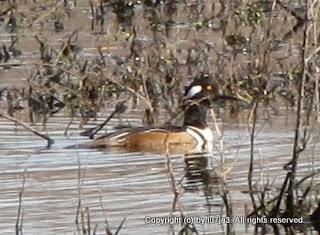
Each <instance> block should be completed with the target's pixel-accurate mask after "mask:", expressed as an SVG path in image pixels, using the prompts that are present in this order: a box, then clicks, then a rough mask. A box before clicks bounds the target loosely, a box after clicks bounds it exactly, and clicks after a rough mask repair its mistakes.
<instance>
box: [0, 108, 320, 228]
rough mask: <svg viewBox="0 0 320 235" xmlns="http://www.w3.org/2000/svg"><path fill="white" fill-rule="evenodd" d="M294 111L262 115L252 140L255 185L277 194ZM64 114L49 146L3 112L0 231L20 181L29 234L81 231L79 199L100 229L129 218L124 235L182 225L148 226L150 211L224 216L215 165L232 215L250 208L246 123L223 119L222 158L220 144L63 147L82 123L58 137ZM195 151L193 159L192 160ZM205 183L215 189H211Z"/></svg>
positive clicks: (52, 127) (307, 156)
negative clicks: (171, 150)
mask: <svg viewBox="0 0 320 235" xmlns="http://www.w3.org/2000/svg"><path fill="white" fill-rule="evenodd" d="M136 111H137V112H139V111H138V110H136ZM288 113H290V111H285V110H280V112H279V114H278V115H277V116H274V115H271V116H269V115H266V116H261V117H260V121H259V125H258V126H259V132H258V134H257V135H256V146H255V171H254V172H255V173H254V184H255V188H256V189H257V190H258V189H261V188H263V186H264V185H266V184H267V183H268V184H269V186H268V188H269V190H270V194H272V193H273V192H276V191H278V190H279V187H280V186H281V184H282V183H283V180H284V176H285V173H286V171H285V170H283V166H284V165H285V164H286V163H288V162H289V161H290V159H291V152H292V142H293V123H292V121H293V120H292V118H289V116H290V115H288ZM127 118H128V119H129V120H130V122H131V123H132V124H139V122H138V120H136V119H134V118H132V117H130V116H128V117H127ZM101 120H102V119H101ZM68 122H69V118H66V117H64V116H63V115H56V116H55V117H53V118H52V119H50V121H49V122H48V123H47V130H46V133H48V134H49V135H50V136H51V137H52V138H54V139H55V140H56V143H55V144H54V146H53V147H52V148H51V149H46V148H45V141H43V140H39V138H37V137H35V136H33V135H32V134H30V133H29V132H28V131H26V130H24V129H23V128H21V127H20V126H14V125H12V123H11V122H8V121H6V120H4V119H0V127H1V132H0V133H1V134H0V146H1V158H0V163H1V164H0V174H1V177H0V185H1V187H0V188H1V189H0V190H1V193H0V207H1V209H0V218H1V224H0V231H1V233H12V232H13V231H14V226H15V223H16V220H17V213H18V207H19V192H20V191H21V188H22V185H23V182H24V181H25V183H24V187H23V197H22V205H21V208H22V214H23V233H24V234H40V233H42V234H44V233H45V234H54V233H56V234H57V233H58V234H72V233H74V232H75V231H78V230H77V227H76V224H75V219H76V214H77V208H78V201H79V198H81V208H82V210H85V209H87V210H89V214H90V223H91V226H92V227H94V226H97V231H100V232H101V231H103V230H104V226H105V220H107V221H108V224H109V226H110V228H111V229H112V230H113V231H115V229H116V228H117V227H118V226H119V224H120V223H121V221H122V220H123V219H124V218H125V222H124V225H123V227H122V229H121V234H168V233H172V231H174V232H175V233H177V232H178V231H179V230H180V229H181V225H180V224H179V223H178V224H174V225H173V226H170V225H168V223H164V224H163V225H158V224H152V223H151V222H152V220H151V219H150V218H153V219H155V218H166V217H177V218H180V211H182V212H183V214H184V216H185V217H192V218H206V217H208V216H211V217H213V218H224V216H225V215H224V212H223V208H224V206H223V202H222V200H221V196H220V194H219V191H218V189H217V187H218V186H219V183H218V182H217V183H215V182H214V181H215V176H214V175H215V173H217V174H219V175H220V174H223V175H224V176H223V178H225V183H226V188H227V189H228V191H229V193H230V199H231V203H232V207H233V213H234V216H235V218H236V217H237V216H238V217H239V218H240V217H241V216H242V217H243V216H244V215H245V207H246V205H247V206H248V207H249V208H250V199H249V195H248V194H247V193H246V192H247V191H248V183H247V174H248V165H249V158H250V139H249V131H248V124H247V122H242V121H239V120H238V121H235V120H232V119H229V121H221V120H220V121H219V125H220V128H221V130H223V142H224V151H223V154H224V158H225V163H223V164H221V158H220V153H219V151H218V149H219V148H220V146H219V144H218V143H216V148H217V149H216V150H214V151H213V152H212V153H211V152H210V153H208V154H204V155H196V156H184V155H183V154H174V155H169V156H168V155H166V154H151V153H141V152H136V153H130V152H125V151H123V152H112V151H108V150H106V151H97V150H70V149H68V150H66V149H64V147H66V146H68V145H70V144H75V143H82V142H83V141H84V139H83V138H79V137H78V136H77V133H78V130H77V126H78V125H77V123H74V125H73V126H72V128H71V130H70V131H69V137H68V138H66V137H65V136H64V135H62V133H63V132H64V130H65V128H66V127H67V125H68ZM117 123H118V120H114V121H113V122H111V123H110V128H111V127H112V126H115V125H116V124H117ZM88 126H89V125H88ZM211 126H212V122H211ZM318 138H319V136H318V134H315V135H314V136H312V140H311V141H310V144H309V146H310V148H309V149H308V150H307V151H306V152H304V153H303V154H302V155H301V158H300V159H299V168H298V169H299V170H298V175H299V177H298V179H301V178H302V177H304V176H306V175H308V173H310V172H311V171H314V170H316V169H319V168H320V164H319V161H318V160H316V159H318V155H319V154H320V145H319V143H318V141H317V139H318ZM191 158H192V159H193V162H196V163H192V161H190V159H191ZM168 159H169V161H170V163H171V165H172V169H173V170H172V171H173V175H174V177H175V181H176V183H179V181H181V182H180V184H181V186H179V187H180V190H179V192H180V195H179V199H178V204H177V206H176V209H175V210H174V211H173V212H172V209H171V208H172V204H173V201H174V194H173V191H172V184H171V180H170V174H169V172H170V171H169V170H168V168H169V165H168ZM188 159H189V160H188ZM194 159H197V160H194ZM197 162H201V164H200V163H197ZM204 162H206V163H207V164H205V163H204ZM192 164H193V165H198V167H193V168H192V166H191V168H192V169H191V170H190V169H189V168H190V165H192ZM188 166H189V168H188ZM187 169H189V172H188V171H187ZM204 171H205V172H207V173H209V174H211V176H213V179H212V182H210V183H207V182H206V181H207V180H208V179H207V178H206V177H204V176H203V174H201V172H204ZM186 172H188V174H186ZM217 181H219V180H217ZM319 181H320V179H319V177H315V179H314V183H315V184H317V183H319ZM206 185H207V186H209V187H210V193H208V187H206ZM249 208H248V209H249ZM149 220H150V221H149ZM234 226H235V230H236V232H237V233H240V234H245V233H246V234H252V233H253V231H254V226H253V225H250V226H248V227H246V225H245V224H243V223H242V222H239V223H236V224H235V225H234ZM196 229H197V230H198V232H199V233H200V234H201V233H202V232H203V233H205V234H223V233H225V232H226V224H225V223H223V222H221V224H219V221H218V220H214V221H211V222H207V223H204V224H203V225H202V224H196ZM310 234H312V232H310Z"/></svg>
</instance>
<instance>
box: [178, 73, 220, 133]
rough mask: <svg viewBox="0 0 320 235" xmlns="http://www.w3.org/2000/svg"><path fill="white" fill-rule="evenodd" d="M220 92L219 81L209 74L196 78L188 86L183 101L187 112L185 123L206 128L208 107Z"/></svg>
mask: <svg viewBox="0 0 320 235" xmlns="http://www.w3.org/2000/svg"><path fill="white" fill-rule="evenodd" d="M219 93H220V92H219V88H218V84H217V82H216V81H215V80H214V79H213V78H212V77H209V76H208V77H201V78H196V79H195V80H194V81H193V82H192V83H191V84H190V85H189V86H188V87H186V90H185V94H184V98H183V103H182V107H183V109H184V112H185V117H184V125H186V126H195V127H200V128H205V127H206V126H207V122H206V119H207V118H206V117H207V109H208V108H209V107H210V106H211V104H212V103H213V101H214V100H215V99H217V97H218V96H219Z"/></svg>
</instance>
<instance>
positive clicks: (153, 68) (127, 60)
mask: <svg viewBox="0 0 320 235" xmlns="http://www.w3.org/2000/svg"><path fill="white" fill-rule="evenodd" d="M109 2H111V3H110V5H109ZM119 2H120V3H121V2H122V1H84V0H83V1H80V0H79V1H76V0H74V1H24V0H21V1H0V7H1V8H0V12H1V14H0V16H1V21H0V40H1V45H2V48H1V50H0V52H1V53H2V54H1V58H0V92H1V93H0V98H1V99H0V111H1V113H2V112H3V113H6V112H7V111H8V109H9V108H8V107H9V103H10V102H9V101H8V95H7V97H6V94H8V92H9V91H12V93H11V94H12V97H16V99H17V100H18V101H19V99H20V98H21V100H20V101H21V102H20V101H19V102H17V105H16V106H15V107H14V108H16V109H15V110H14V112H13V115H14V117H15V118H17V119H19V120H23V121H24V122H26V123H28V124H29V125H32V127H34V128H35V129H37V130H38V131H40V132H41V133H46V134H48V135H49V136H50V137H51V138H52V139H54V140H55V143H54V145H53V146H52V147H51V148H49V149H48V148H46V142H45V141H44V140H41V139H39V137H36V136H34V135H32V134H31V133H30V132H29V131H27V130H25V129H24V128H23V127H21V126H19V125H15V124H13V123H12V122H11V121H8V120H6V119H4V118H2V117H0V233H1V234H12V233H14V232H16V223H17V221H18V223H19V224H20V227H21V231H20V232H21V233H23V234H80V233H82V234H88V233H89V232H88V227H89V226H90V232H91V234H93V233H94V232H93V231H96V232H97V234H106V232H105V231H106V229H105V228H106V227H109V229H110V230H111V231H112V232H113V233H114V232H115V231H116V230H117V228H118V227H119V226H120V224H121V223H122V221H124V222H123V226H122V227H121V229H120V233H119V234H178V232H179V231H180V230H181V229H182V227H183V225H181V224H180V222H181V221H180V220H179V218H181V217H182V215H183V217H185V218H186V221H185V222H193V223H194V226H195V229H196V230H197V231H198V234H227V233H228V230H227V222H228V219H227V217H226V214H225V205H224V203H223V200H222V197H221V193H220V192H221V188H224V189H225V192H227V193H228V195H229V200H230V203H231V205H232V211H233V217H234V219H238V221H236V220H234V221H233V222H234V223H233V226H234V229H235V232H236V234H255V233H263V234H268V233H269V234H273V232H274V230H272V229H271V228H270V230H267V231H261V230H260V227H255V226H254V223H252V224H249V225H247V224H245V223H244V222H243V218H244V216H246V215H248V213H250V212H251V211H252V203H251V201H250V196H249V194H248V191H249V188H248V179H247V177H248V170H249V162H250V154H251V148H250V131H251V128H252V118H251V117H250V114H251V109H252V107H248V108H247V109H244V110H241V108H240V110H241V111H240V114H239V115H238V116H237V117H234V115H229V111H228V109H226V110H224V109H222V108H221V110H220V112H219V113H217V117H218V121H217V123H218V126H219V128H220V130H221V131H222V134H223V135H222V137H223V138H222V139H221V141H218V139H219V136H218V135H217V134H215V136H216V140H217V141H216V142H215V148H214V150H213V151H212V152H209V153H201V154H200V153H197V154H189V155H184V154H165V153H162V154H155V153H147V152H126V151H125V150H123V151H113V150H111V149H108V150H105V151H99V150H94V149H91V150H86V149H65V147H67V146H70V145H74V144H79V143H83V142H85V141H87V138H85V137H81V136H79V133H80V132H81V131H83V130H84V129H85V128H90V127H94V126H96V125H97V124H100V123H101V122H103V121H104V119H105V118H106V117H107V116H108V115H109V114H110V113H111V112H112V111H113V110H114V106H115V105H114V104H116V103H117V101H119V100H120V99H121V98H123V97H125V98H127V97H129V96H128V93H126V92H127V91H124V90H125V89H123V87H121V88H122V90H121V91H117V92H118V93H117V94H114V93H116V92H114V93H112V94H109V96H108V95H104V93H103V92H101V90H104V89H106V90H108V89H109V87H108V86H107V85H108V84H109V83H110V80H111V82H113V79H112V78H114V77H115V78H118V77H119V81H121V82H122V80H123V81H124V82H125V81H126V79H127V80H129V82H128V84H129V85H128V84H125V85H126V86H128V87H129V88H131V87H130V86H131V83H130V82H132V83H133V85H132V88H131V90H134V91H138V92H140V91H141V90H143V89H144V88H143V87H142V85H141V84H140V83H137V84H139V85H138V88H139V89H136V87H135V86H134V85H135V82H136V81H137V80H143V79H145V80H148V79H149V80H150V84H155V86H157V85H159V84H161V83H160V82H159V83H158V80H160V81H162V80H161V78H163V77H165V78H167V77H166V75H168V77H169V78H170V79H171V76H172V81H173V82H172V83H173V84H175V85H172V87H170V86H169V87H170V89H171V88H172V89H171V90H170V89H169V90H170V92H172V93H174V95H173V96H171V98H172V97H174V98H175V99H178V98H177V97H180V96H181V93H183V86H184V85H187V84H189V83H190V81H191V79H192V78H193V77H194V76H195V75H197V74H199V73H201V72H202V71H205V72H210V73H212V74H213V75H214V76H216V77H217V80H219V83H220V84H223V85H224V88H225V89H226V90H228V89H230V88H228V87H229V85H230V84H229V83H231V84H232V85H234V87H235V89H234V90H235V92H234V93H235V94H237V95H238V94H239V95H242V97H245V98H246V97H249V98H248V99H250V97H253V95H252V94H254V92H256V90H257V89H260V87H259V86H258V85H261V84H259V82H257V81H260V78H261V80H262V81H263V82H264V80H263V79H266V80H265V82H266V83H268V84H267V85H266V86H265V87H264V88H263V89H265V90H263V92H264V93H267V89H270V90H272V91H274V92H275V96H276V97H277V98H278V96H277V93H276V92H277V91H278V90H277V89H278V88H279V87H280V88H283V87H285V88H286V89H287V88H288V89H287V90H285V89H284V90H281V89H279V90H280V91H279V93H281V92H282V93H281V95H282V96H281V97H282V98H283V97H284V98H283V99H284V100H286V101H287V102H284V101H283V100H282V99H280V101H279V102H277V101H278V100H277V98H276V102H275V103H276V104H272V105H273V106H272V105H270V106H268V105H267V106H263V105H262V104H261V106H260V110H259V112H258V113H259V115H258V120H257V128H256V129H257V130H256V135H255V142H254V143H255V145H254V175H253V182H252V183H253V189H254V190H256V191H257V192H261V191H264V190H265V192H264V194H263V195H264V196H265V197H266V200H268V199H271V198H274V197H276V196H277V195H278V194H279V191H280V189H281V187H282V185H283V182H284V179H285V176H286V174H287V170H284V166H285V165H286V164H287V163H288V162H289V161H290V160H291V158H292V150H293V138H294V129H295V122H296V120H295V117H296V106H295V105H294V104H295V102H296V98H295V97H296V96H297V94H298V93H297V90H298V89H297V86H296V84H297V81H295V80H294V79H295V77H294V76H293V77H289V78H287V77H286V75H288V74H289V73H291V72H295V73H298V72H299V71H295V70H294V69H296V68H298V67H299V63H300V54H301V49H300V48H301V47H302V44H301V41H302V33H301V32H302V31H301V28H299V27H301V24H300V26H299V25H298V27H297V29H295V30H293V29H292V28H293V27H294V26H295V25H296V23H297V22H296V19H295V18H294V17H293V16H292V15H293V14H292V13H291V12H290V11H289V10H287V8H286V7H283V6H282V5H281V4H279V2H281V1H269V2H268V1H261V2H259V4H257V5H256V4H250V3H249V2H250V1H242V3H241V4H239V3H238V2H235V1H181V3H179V1H176V2H175V1H168V2H167V3H166V4H163V3H164V2H165V1H126V2H125V4H124V5H121V4H119V5H120V8H117V7H116V6H117V3H119ZM142 2H143V3H142ZM240 2H241V1H240ZM272 2H274V3H275V2H278V3H277V5H276V6H273V3H272ZM90 3H92V5H91V6H90ZM100 3H101V4H100ZM260 3H261V4H260ZM103 4H105V5H106V6H104V7H103ZM132 4H133V5H132ZM244 4H245V5H244ZM286 4H288V5H289V7H290V8H291V9H293V10H294V11H297V12H298V13H299V14H300V13H301V10H303V7H304V5H303V4H302V3H301V1H288V2H285V5H286ZM132 6H133V7H132ZM121 7H126V9H127V10H128V12H124V13H125V14H121V13H122V12H121ZM9 8H10V11H6V10H7V9H9ZM119 9H120V10H119ZM271 9H273V11H272V12H271ZM92 11H93V12H92ZM133 12H134V14H133ZM315 12H316V11H315ZM301 14H302V15H303V12H302V13H301ZM102 19H103V20H102ZM127 19H129V20H130V22H126V20H127ZM269 19H272V20H269ZM14 20H15V21H14ZM318 21H319V18H316V19H313V21H312V22H318ZM61 22H62V23H63V28H61ZM310 22H311V21H310ZM13 24H17V26H18V27H17V28H16V27H13V26H12V25H13ZM59 25H60V26H59ZM120 25H121V27H120ZM318 25H319V24H318ZM59 27H60V28H59ZM268 27H270V28H268ZM269 29H270V32H271V33H270V32H269V33H270V34H268V33H265V32H266V31H268V30H269ZM313 29H314V30H315V33H316V32H317V29H316V27H314V28H313ZM73 32H76V33H75V34H74V35H73V34H72V33H73ZM71 35H73V37H71V38H70V36H71ZM265 37H267V39H266V38H265ZM36 38H38V40H37V39H36ZM310 38H313V37H310ZM16 39H17V41H16V42H15V43H14V45H13V47H14V48H10V50H9V49H8V50H6V48H9V47H10V45H11V44H12V42H13V41H15V40H16ZM69 39H70V40H69ZM249 39H250V40H249ZM68 40H69V42H72V45H74V44H75V45H76V48H77V49H78V50H75V51H72V52H70V54H68V53H66V55H62V54H64V53H63V50H62V48H63V45H66V44H65V43H66V42H68ZM268 43H270V44H268ZM4 45H5V46H4ZM312 45H313V46H315V47H317V44H316V43H314V44H312ZM42 46H43V47H42ZM68 46H70V48H71V45H68ZM266 48H267V49H266ZM310 48H311V47H310ZM11 49H17V50H21V52H22V54H21V55H13V54H14V53H13V51H12V50H11ZM42 49H48V51H50V53H49V52H48V55H50V56H52V58H51V60H50V59H49V62H48V61H46V60H45V59H44V58H40V57H41V56H40V53H41V50H42ZM68 49H69V47H68ZM264 50H266V53H265V55H266V56H267V57H268V58H267V59H266V60H265V61H267V63H266V64H263V66H266V67H267V69H264V68H263V69H261V70H263V71H264V72H265V73H266V74H267V75H266V76H260V75H261V74H259V69H260V67H259V66H260V63H262V61H264V59H265V58H262V57H260V56H261V55H262V54H264V53H263V52H264ZM7 51H9V52H10V55H11V56H10V58H6V55H5V54H6V52H7ZM9 52H8V53H9ZM99 53H100V54H99ZM316 54H317V53H314V55H316ZM7 59H8V60H7ZM310 61H311V59H310ZM76 62H77V63H76ZM87 62H88V64H89V65H87V67H85V66H84V65H85V64H86V63H87ZM102 62H103V63H102ZM139 63H140V64H139ZM310 67H311V66H310ZM48 68H50V69H48ZM82 68H84V69H82ZM51 69H52V71H51ZM317 69H318V68H317ZM82 70H83V71H85V72H87V74H86V75H88V77H89V79H88V80H90V79H93V80H94V79H101V84H102V85H101V84H100V83H98V82H97V84H96V83H92V84H93V85H92V84H90V82H88V81H87V80H86V81H85V79H87V78H88V77H86V76H84V75H83V74H82V72H83V71H82ZM101 71H102V72H101ZM314 71H316V69H315V70H314ZM60 72H61V73H62V75H61V73H60ZM100 72H101V74H100ZM260 72H261V71H260ZM311 72H312V71H311ZM57 74H58V75H61V77H62V78H61V80H59V79H58V80H55V77H54V75H57ZM263 75H264V74H263ZM120 76H121V78H120ZM48 77H49V78H48ZM270 77H272V78H276V79H275V80H277V79H278V80H279V84H281V85H279V86H278V85H274V84H273V82H274V80H272V79H270V80H268V79H269V78H270ZM130 78H131V79H132V80H130ZM153 78H154V80H152V79H153ZM256 78H257V79H256ZM262 78H263V79H262ZM312 78H313V77H312ZM69 79H70V81H71V82H70V83H68V82H69ZM108 79H110V80H108ZM170 79H168V80H170ZM237 79H238V80H237ZM250 79H252V80H250ZM75 80H76V82H74V81H75ZM165 80H166V79H165ZM278 80H277V81H276V83H277V82H278ZM310 80H312V79H311V78H310ZM43 81H47V82H48V84H49V85H50V86H46V85H48V84H46V83H45V82H43ZM65 81H67V82H66V83H64V82H65ZM99 81H100V80H99ZM270 81H271V82H270ZM85 82H88V83H87V84H89V85H88V86H90V85H92V86H95V85H96V86H97V87H99V89H100V88H101V87H103V88H101V89H100V90H99V92H101V93H103V95H104V96H103V95H102V97H104V98H105V97H107V98H108V100H107V101H106V102H102V101H100V100H99V102H101V107H99V108H100V109H99V111H97V119H96V120H94V119H93V118H91V119H90V120H89V121H88V123H86V124H84V122H82V121H83V120H82V121H80V120H81V118H80V114H79V110H77V114H76V115H75V118H74V120H73V122H72V124H71V126H70V127H69V130H68V132H67V134H66V135H65V134H64V133H65V130H66V129H68V125H69V123H70V119H71V118H70V110H68V109H67V108H64V109H62V110H61V111H60V112H58V113H55V114H53V115H52V116H51V117H50V118H48V120H47V121H46V124H45V126H43V125H42V123H41V120H38V121H37V120H35V121H34V122H33V124H31V121H30V120H29V119H28V116H27V114H26V113H27V112H28V111H29V108H30V107H29V106H28V104H27V103H28V102H27V100H28V98H25V97H23V95H22V93H23V94H24V95H26V93H27V89H30V87H32V86H34V87H33V88H35V89H33V92H34V93H32V92H31V91H30V93H32V94H30V97H37V96H36V95H37V94H41V95H43V94H42V93H41V91H42V89H43V90H45V89H48V90H50V89H49V87H50V88H52V89H53V90H54V91H56V90H57V93H54V95H55V96H57V97H58V98H59V99H60V100H63V99H64V98H65V97H67V98H68V97H69V96H68V95H70V94H69V93H68V92H69V91H70V90H72V89H74V90H72V91H73V92H74V93H79V94H78V96H76V98H77V99H79V100H80V101H81V102H83V103H86V102H87V100H86V98H87V97H86V95H83V93H86V92H87V91H88V90H85V89H83V90H81V89H82V88H83V87H84V88H87V87H86V85H84V83H85ZM166 82H167V81H166ZM38 83H39V84H41V85H39V87H37V85H38ZM168 83H170V81H168ZM257 83H258V85H257ZM44 84H46V85H44ZM61 84H62V85H61ZM70 84H71V85H70ZM105 84H107V85H105ZM176 84H178V85H176ZM77 85H78V86H77ZM144 85H145V84H144ZM170 85H171V84H170ZM263 85H265V84H263ZM64 86H65V87H67V89H64V88H65V87H64ZM128 87H127V88H128ZM141 87H142V88H141ZM234 87H233V88H234ZM310 87H314V86H313V85H310V86H309V88H310ZM21 88H24V89H26V90H24V92H22V91H21ZM156 88H157V87H156ZM156 88H155V90H157V89H156ZM256 88H257V89H256ZM37 89H38V90H37ZM55 89H56V90H55ZM237 89H239V90H237ZM241 89H243V90H244V91H242V90H241ZM97 90H98V88H97ZM110 90H112V87H111V88H110ZM158 90H160V89H158ZM230 90H233V89H232V88H231V89H230ZM50 91H51V90H50ZM308 91H309V93H312V92H310V90H308ZM37 92H38V93H37ZM46 92H47V90H46ZM108 92H109V90H108ZM144 92H145V93H143V92H140V93H139V94H140V96H138V98H137V100H136V102H137V104H136V105H132V106H130V108H129V111H127V112H125V113H124V114H121V118H119V117H118V116H117V117H116V118H113V119H112V120H111V121H110V122H109V123H108V124H107V126H106V129H107V132H109V131H113V130H114V129H115V128H116V127H117V126H119V125H127V124H130V125H131V126H141V125H142V122H141V119H142V117H143V114H144V109H145V108H146V106H147V105H146V104H145V103H144V101H145V99H141V94H142V95H144V96H145V97H147V96H148V94H147V91H146V90H144ZM106 93H107V92H106ZM45 94H46V95H47V94H48V93H45ZM50 94H51V93H50ZM71 94H72V92H71ZM99 94H100V93H99ZM157 94H158V95H159V96H161V95H162V94H160V93H156V92H155V93H154V94H153V95H155V96H156V95H157ZM81 95H82V96H81ZM246 95H247V96H246ZM271 95H273V94H271ZM286 95H288V97H289V98H288V97H287V96H286ZM290 95H291V96H290ZM26 97H28V96H26ZM30 97H29V98H30ZM164 97H168V96H161V98H164ZM67 98H66V101H65V102H66V104H67V102H68V99H67ZM161 98H160V100H161ZM17 100H16V101H17ZM288 100H289V101H288ZM14 101H15V100H14ZM70 102H71V101H70ZM81 102H79V103H81ZM290 102H291V103H290ZM146 103H147V102H146ZM172 103H173V105H172V106H174V105H176V103H177V102H176V101H175V102H172ZM288 103H290V105H292V106H290V105H288ZM99 104H100V103H99ZM278 104H280V105H278ZM11 105H12V104H11ZM288 106H290V108H287V107H288ZM315 106H317V104H316V105H315ZM11 108H12V107H11ZM20 108H21V110H22V111H21V110H20ZM318 108H319V107H318ZM97 110H98V109H97ZM159 110H160V116H161V117H160V120H159V122H160V123H164V119H165V117H166V115H167V113H165V112H166V111H167V110H166V111H164V109H163V107H162V106H160V108H159ZM314 110H315V109H313V111H314ZM317 111H319V110H318V109H317ZM1 113H0V114H1ZM40 116H41V115H40ZM47 116H49V115H47ZM164 116H165V117H164ZM315 116H317V115H313V116H312V119H313V121H310V123H308V124H306V123H304V124H303V125H305V126H307V133H308V145H307V148H306V149H305V150H304V151H303V152H302V153H301V155H300V157H299V162H298V170H297V175H296V180H297V181H298V180H301V179H303V178H304V177H306V176H308V175H310V174H311V173H312V172H316V171H319V170H320V161H319V154H320V145H319V140H320V136H319V123H318V122H317V120H316V117H315ZM161 118H162V119H161ZM40 119H41V117H40ZM166 120H167V119H166ZM209 125H210V127H212V129H214V126H215V125H214V122H213V118H212V117H209ZM80 126H83V128H80ZM215 133H217V132H215ZM309 133H310V134H309ZM100 134H102V133H100ZM319 184H320V177H319V174H317V175H315V176H314V177H310V178H308V179H307V180H305V181H304V182H303V183H302V184H301V188H299V189H300V190H301V192H300V191H299V192H297V195H302V194H303V192H305V191H304V190H306V189H307V188H308V187H309V186H310V185H311V186H312V187H311V186H310V187H311V188H312V193H310V194H308V198H307V200H305V201H307V202H310V204H312V205H306V207H308V208H309V207H312V208H313V209H312V210H311V211H313V210H314V209H315V206H316V202H318V201H319V190H320V189H319ZM173 185H175V186H176V187H175V189H176V190H177V192H178V193H177V195H178V196H177V198H176V200H175V196H174V195H175V194H174V190H173ZM19 194H20V195H21V197H20V200H19ZM255 196H256V198H259V197H261V195H260V194H259V195H258V193H257V194H256V195H255ZM19 211H20V212H19ZM304 216H305V215H304ZM297 217H299V215H297ZM165 218H173V219H174V218H175V219H176V220H175V221H171V222H174V223H173V224H170V223H169V222H170V221H163V219H165ZM208 218H210V219H211V220H208ZM205 219H207V220H206V221H204V222H203V221H202V220H205ZM303 221H304V222H305V223H302V224H297V226H298V227H299V231H300V232H301V234H303V233H307V234H316V232H315V231H314V230H313V229H312V227H311V226H307V222H308V220H307V219H305V218H303ZM202 222H203V223H202ZM159 223H163V224H159ZM85 229H86V231H84V230H85ZM268 229H269V228H268ZM279 229H280V233H281V234H282V233H283V234H284V233H285V232H288V230H287V231H285V229H284V228H283V227H281V226H279Z"/></svg>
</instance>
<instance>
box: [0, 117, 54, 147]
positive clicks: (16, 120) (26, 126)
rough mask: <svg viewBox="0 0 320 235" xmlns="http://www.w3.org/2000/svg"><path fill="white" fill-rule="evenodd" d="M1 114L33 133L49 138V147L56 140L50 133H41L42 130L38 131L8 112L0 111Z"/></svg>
mask: <svg viewBox="0 0 320 235" xmlns="http://www.w3.org/2000/svg"><path fill="white" fill-rule="evenodd" d="M0 116H2V117H4V118H5V119H8V120H10V121H13V122H15V123H18V124H20V125H21V126H23V127H24V128H25V129H27V130H28V131H31V132H32V133H33V134H35V135H37V136H39V137H41V138H43V139H45V140H47V147H48V148H50V147H51V145H52V144H53V143H54V140H53V139H51V138H50V137H49V136H48V135H45V134H41V133H40V132H38V131H36V130H34V129H33V128H32V127H30V126H29V125H28V124H26V123H24V122H22V121H20V120H19V119H16V118H14V117H11V116H9V115H6V114H4V113H1V112H0Z"/></svg>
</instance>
